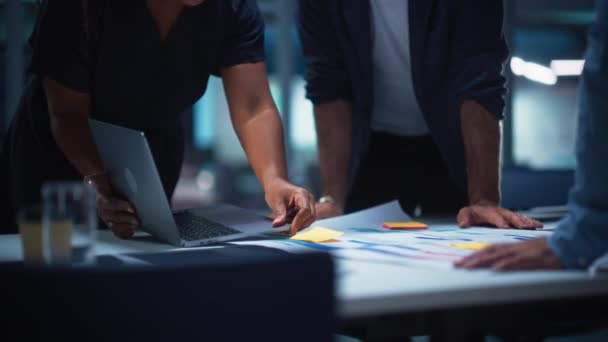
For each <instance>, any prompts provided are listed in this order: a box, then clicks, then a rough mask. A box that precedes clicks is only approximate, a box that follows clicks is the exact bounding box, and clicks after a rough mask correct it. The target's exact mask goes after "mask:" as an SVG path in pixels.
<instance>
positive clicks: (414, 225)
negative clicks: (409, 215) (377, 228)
mask: <svg viewBox="0 0 608 342" xmlns="http://www.w3.org/2000/svg"><path fill="white" fill-rule="evenodd" d="M428 227H429V226H428V225H426V224H424V223H422V222H413V221H412V222H385V223H384V224H383V225H382V228H387V229H406V230H408V229H411V230H416V229H427V228H428Z"/></svg>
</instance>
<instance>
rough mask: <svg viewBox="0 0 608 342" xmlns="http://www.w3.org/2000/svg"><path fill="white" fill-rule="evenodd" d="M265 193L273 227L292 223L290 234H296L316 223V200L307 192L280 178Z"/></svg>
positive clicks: (269, 185) (269, 184) (268, 185)
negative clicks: (271, 214)
mask: <svg viewBox="0 0 608 342" xmlns="http://www.w3.org/2000/svg"><path fill="white" fill-rule="evenodd" d="M265 192H266V203H268V206H269V207H270V208H271V209H272V213H273V217H274V221H273V222H272V226H273V227H280V226H282V225H284V224H286V223H288V222H291V229H290V231H289V233H290V234H295V233H297V232H298V231H299V230H301V229H304V228H306V227H308V226H310V225H311V223H313V222H314V221H315V198H314V196H313V195H312V194H311V193H310V192H308V191H307V190H305V189H302V188H299V187H297V186H295V185H293V184H290V183H288V182H287V181H285V180H283V179H280V178H278V179H276V180H274V181H272V182H269V183H268V184H267V185H266V189H265Z"/></svg>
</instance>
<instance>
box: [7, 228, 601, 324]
mask: <svg viewBox="0 0 608 342" xmlns="http://www.w3.org/2000/svg"><path fill="white" fill-rule="evenodd" d="M202 248H205V247H202ZM207 248H209V247H207ZM211 248H213V247H211ZM216 248H217V247H216ZM222 248H225V247H222ZM180 251H184V249H175V248H174V247H172V246H170V245H168V244H164V243H160V242H156V241H154V240H152V239H150V238H147V237H146V234H145V233H138V234H137V235H136V238H135V239H134V240H130V241H124V240H118V239H117V238H115V237H114V236H112V234H111V233H110V232H109V231H100V232H99V235H98V243H97V245H96V247H95V254H97V255H115V256H121V255H124V254H132V253H158V252H168V253H180ZM20 260H22V250H21V240H20V236H19V235H3V236H0V262H11V261H20ZM336 270H337V272H336V282H337V285H336V286H337V288H336V296H337V311H338V315H339V317H340V318H342V319H357V318H365V317H374V316H382V315H391V314H400V313H411V312H424V311H431V310H444V309H450V308H459V307H471V306H476V305H492V304H496V305H500V304H509V303H517V302H526V301H539V300H552V299H564V298H584V297H586V298H589V297H604V296H608V276H606V275H599V276H591V275H590V274H589V273H587V272H584V271H555V272H545V271H542V272H539V271H534V272H511V273H497V272H492V271H486V270H480V271H465V270H436V269H434V270H425V269H420V268H409V267H404V266H401V265H391V264H386V263H375V262H367V261H356V260H348V259H342V258H337V259H336Z"/></svg>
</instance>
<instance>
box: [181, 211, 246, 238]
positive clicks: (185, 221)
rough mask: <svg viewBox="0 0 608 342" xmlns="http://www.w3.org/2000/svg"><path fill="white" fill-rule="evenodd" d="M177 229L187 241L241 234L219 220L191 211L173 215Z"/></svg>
mask: <svg viewBox="0 0 608 342" xmlns="http://www.w3.org/2000/svg"><path fill="white" fill-rule="evenodd" d="M173 217H174V218H175V223H176V224H177V230H178V231H179V234H180V235H181V237H182V239H184V240H186V241H195V240H204V239H210V238H214V237H218V236H225V235H232V234H239V233H240V231H238V230H236V229H232V228H229V227H226V226H224V225H222V224H219V223H217V222H213V221H209V220H207V219H205V218H202V217H199V216H195V215H193V214H191V213H189V212H185V211H184V212H180V213H176V214H174V215H173Z"/></svg>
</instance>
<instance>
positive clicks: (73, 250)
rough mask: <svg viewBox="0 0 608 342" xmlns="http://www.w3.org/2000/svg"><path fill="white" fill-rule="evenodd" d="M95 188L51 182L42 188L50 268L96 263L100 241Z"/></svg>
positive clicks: (46, 250)
mask: <svg viewBox="0 0 608 342" xmlns="http://www.w3.org/2000/svg"><path fill="white" fill-rule="evenodd" d="M95 197H96V192H95V188H94V187H93V186H92V185H91V184H85V183H82V182H51V183H46V184H44V185H43V187H42V201H43V202H42V203H43V230H44V241H45V246H46V247H45V254H46V255H45V257H46V259H47V262H48V263H49V264H51V265H58V264H59V265H66V264H72V265H79V264H89V263H92V262H93V261H94V250H93V249H94V245H95V240H96V237H97V214H96V211H95Z"/></svg>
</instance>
